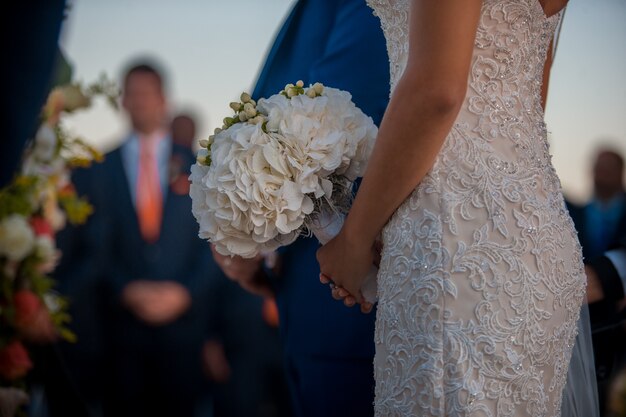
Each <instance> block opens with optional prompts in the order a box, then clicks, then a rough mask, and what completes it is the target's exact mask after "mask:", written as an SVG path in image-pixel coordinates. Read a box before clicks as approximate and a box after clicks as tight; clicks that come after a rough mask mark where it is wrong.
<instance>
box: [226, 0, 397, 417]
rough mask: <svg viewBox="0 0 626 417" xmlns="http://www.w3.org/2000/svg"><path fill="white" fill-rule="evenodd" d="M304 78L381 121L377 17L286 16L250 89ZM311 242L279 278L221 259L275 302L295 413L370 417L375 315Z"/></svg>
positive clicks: (351, 8) (335, 12)
mask: <svg viewBox="0 0 626 417" xmlns="http://www.w3.org/2000/svg"><path fill="white" fill-rule="evenodd" d="M300 79H301V80H303V81H304V83H305V84H309V83H314V82H321V83H323V84H325V85H328V86H332V87H335V88H340V89H343V90H347V91H349V92H350V93H351V94H352V96H353V100H354V102H355V103H356V105H357V106H358V107H360V108H361V109H362V110H363V111H364V112H365V113H366V114H368V115H369V116H371V117H372V118H373V119H374V122H375V123H377V124H378V123H379V122H380V120H381V118H382V116H383V112H384V110H385V108H386V106H387V102H388V97H389V61H388V58H387V52H386V49H385V40H384V37H383V33H382V30H381V28H380V22H379V20H378V19H377V18H376V17H375V16H373V14H372V10H371V9H370V8H369V7H368V6H367V5H366V3H365V1H364V0H332V1H331V0H325V1H319V0H300V1H298V2H297V3H296V5H295V6H294V8H293V10H292V11H291V13H290V14H289V16H288V17H287V20H286V21H285V23H284V24H283V27H282V29H281V30H280V32H279V33H278V35H277V37H276V39H275V41H274V45H273V47H272V48H271V50H270V52H269V55H268V57H267V60H266V62H265V65H264V66H263V69H262V71H261V74H260V76H259V79H258V81H257V85H256V88H255V89H254V93H253V96H254V98H255V99H258V98H260V97H269V96H270V95H272V94H275V93H277V92H278V91H280V90H281V89H282V88H283V87H284V86H285V84H287V83H295V82H296V81H297V80H300ZM318 247H319V243H318V242H317V240H315V239H313V238H300V239H299V240H297V241H296V242H295V243H293V244H292V245H291V246H289V247H287V248H285V249H284V250H282V251H281V252H280V254H279V259H278V263H277V267H276V268H275V269H274V272H273V273H268V272H266V271H264V270H263V269H262V268H261V265H260V261H258V260H243V259H240V258H234V259H232V260H231V259H226V258H225V257H222V256H220V255H219V254H216V253H215V252H214V254H215V258H216V260H217V261H218V263H219V264H220V266H221V267H222V269H223V270H224V272H225V273H226V275H228V276H229V277H230V278H231V279H234V280H236V281H238V282H239V283H240V284H241V285H242V286H243V287H244V288H246V289H248V290H251V291H253V292H257V293H260V294H263V295H269V294H268V293H270V294H271V293H274V294H275V296H276V299H277V304H278V309H279V315H280V326H281V333H282V340H283V345H284V351H285V360H286V367H287V374H288V380H289V383H290V388H291V392H292V400H293V406H294V410H295V412H296V413H297V415H298V416H300V417H302V416H327V417H332V416H359V417H361V416H370V415H373V407H372V404H373V400H374V379H373V367H372V362H373V357H374V342H373V341H374V317H375V315H374V314H370V315H363V314H361V313H360V312H359V311H358V309H349V308H347V307H345V306H344V305H343V304H341V303H339V302H337V301H335V300H333V299H332V298H331V295H330V293H329V291H328V287H325V286H323V285H320V282H319V272H320V271H319V266H318V263H317V261H316V258H315V253H316V251H317V249H318Z"/></svg>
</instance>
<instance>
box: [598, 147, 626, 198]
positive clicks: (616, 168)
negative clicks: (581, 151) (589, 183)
mask: <svg viewBox="0 0 626 417" xmlns="http://www.w3.org/2000/svg"><path fill="white" fill-rule="evenodd" d="M622 175H623V172H622V166H621V164H620V160H619V158H618V156H617V155H615V154H614V153H612V152H601V153H600V154H599V155H598V157H597V159H596V163H595V165H594V167H593V182H594V187H595V192H596V195H597V196H598V197H599V198H604V199H608V198H611V197H613V196H614V195H616V194H617V193H619V192H621V191H622V190H623V181H622Z"/></svg>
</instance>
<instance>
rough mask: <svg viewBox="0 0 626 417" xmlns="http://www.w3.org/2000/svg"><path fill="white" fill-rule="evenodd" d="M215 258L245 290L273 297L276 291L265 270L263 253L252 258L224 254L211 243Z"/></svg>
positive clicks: (224, 270)
mask: <svg viewBox="0 0 626 417" xmlns="http://www.w3.org/2000/svg"><path fill="white" fill-rule="evenodd" d="M211 251H212V252H213V259H215V262H217V264H218V265H219V267H220V268H221V269H222V271H223V272H224V275H226V276H227V277H228V278H230V279H231V280H233V281H235V282H236V283H238V284H239V285H240V286H241V288H243V289H244V290H246V291H248V292H250V293H252V294H255V295H260V296H262V297H273V296H274V293H273V291H272V288H271V287H270V285H269V282H268V281H267V277H266V275H265V273H264V272H263V261H264V258H263V256H261V255H258V256H256V257H255V258H252V259H245V258H242V257H240V256H233V257H230V256H224V255H221V254H220V253H218V252H217V251H216V250H215V247H214V246H213V245H211Z"/></svg>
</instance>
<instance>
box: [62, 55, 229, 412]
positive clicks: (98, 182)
mask: <svg viewBox="0 0 626 417" xmlns="http://www.w3.org/2000/svg"><path fill="white" fill-rule="evenodd" d="M122 104H123V107H124V109H125V110H126V112H127V113H128V116H129V119H130V124H131V126H132V129H131V131H130V133H129V135H128V136H127V137H126V138H125V140H124V143H123V144H122V146H121V147H120V148H118V149H116V150H114V151H113V152H111V153H109V154H108V155H107V156H106V160H105V162H104V163H102V164H99V165H95V166H94V167H92V168H90V169H88V170H85V171H84V172H80V173H78V174H77V175H76V185H77V188H79V191H80V192H81V193H85V194H86V195H87V196H88V198H89V200H90V202H91V203H92V204H93V206H94V207H95V213H94V214H93V216H92V217H91V218H90V219H89V222H88V224H87V226H86V227H84V228H80V229H77V230H76V232H75V236H73V239H72V240H73V242H71V245H73V246H74V250H69V251H68V252H67V256H69V259H66V261H65V262H66V264H67V265H66V267H65V268H64V270H65V271H66V273H67V274H68V275H69V276H70V277H69V278H67V280H68V281H73V282H78V281H80V279H81V276H76V277H75V278H74V279H72V278H71V275H80V274H86V276H87V277H89V276H91V280H92V281H94V282H97V283H99V284H100V285H101V290H100V289H99V290H98V293H97V297H96V298H93V299H83V300H78V302H81V303H83V304H87V303H93V304H95V303H96V302H98V301H102V309H101V314H100V315H99V316H98V319H99V320H102V321H104V323H105V329H104V333H103V334H104V335H105V336H106V338H105V339H104V341H101V342H99V343H102V346H101V347H100V350H102V351H103V353H104V355H105V356H106V359H107V361H106V364H105V366H104V367H103V368H102V369H98V368H95V367H94V368H93V369H90V368H87V369H83V370H82V372H83V373H86V374H89V373H90V371H91V374H90V377H91V378H92V380H96V379H102V377H103V376H102V374H101V373H100V371H102V372H103V374H104V375H105V376H107V377H108V378H107V379H106V380H105V381H106V386H105V387H104V392H105V399H104V415H105V416H116V417H119V416H140V415H146V416H147V415H149V416H181V417H185V416H193V415H194V413H195V412H196V411H197V410H198V409H199V408H200V407H201V405H202V404H203V401H205V400H207V398H206V396H207V395H208V387H207V385H208V384H207V380H206V378H205V377H204V376H203V374H202V346H203V344H204V341H205V339H206V333H207V328H208V326H209V321H208V306H207V301H206V300H207V299H208V296H209V293H210V291H211V285H212V283H213V282H214V280H215V279H217V278H219V277H221V276H222V275H221V272H220V270H219V268H218V266H217V265H216V264H215V263H214V262H213V260H212V256H211V252H210V249H209V246H208V245H207V244H206V243H205V242H203V241H202V240H200V239H198V237H197V224H196V222H195V219H194V218H193V216H192V214H191V200H190V199H189V196H188V194H187V192H188V187H181V186H180V184H182V183H185V182H186V178H187V176H188V175H189V173H188V169H189V166H190V161H191V160H192V159H193V155H192V154H191V151H190V149H188V148H185V147H182V146H180V145H179V144H176V143H173V141H172V138H171V136H170V134H169V133H168V130H167V125H166V115H167V100H166V97H165V91H164V82H163V78H162V75H161V73H160V72H159V71H158V70H157V69H156V68H155V67H154V66H153V65H150V64H146V63H140V64H138V65H135V66H133V67H132V68H130V69H129V70H128V71H127V73H126V75H125V78H124V84H123V97H122ZM181 161H182V162H181ZM181 178H182V179H183V180H184V181H181ZM83 295H84V294H83ZM91 295H93V293H91ZM78 336H79V340H81V334H79V335H78ZM80 343H81V342H80V341H79V345H80Z"/></svg>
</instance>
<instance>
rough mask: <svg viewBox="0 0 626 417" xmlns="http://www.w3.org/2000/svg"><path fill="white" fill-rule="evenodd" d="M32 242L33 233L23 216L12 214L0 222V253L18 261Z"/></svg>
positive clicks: (29, 249)
mask: <svg viewBox="0 0 626 417" xmlns="http://www.w3.org/2000/svg"><path fill="white" fill-rule="evenodd" d="M34 244H35V233H34V232H33V229H32V228H31V227H30V225H29V224H28V222H27V221H26V219H25V218H24V217H23V216H20V215H19V214H12V215H10V216H8V217H6V218H5V219H4V220H2V221H1V222H0V255H4V256H6V257H7V258H8V259H9V260H11V261H18V262H19V261H21V260H22V259H24V258H25V257H26V256H27V255H28V254H29V253H30V252H31V251H32V250H33V246H34Z"/></svg>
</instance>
